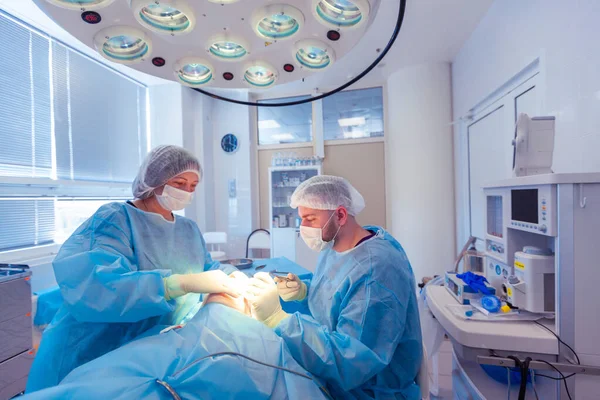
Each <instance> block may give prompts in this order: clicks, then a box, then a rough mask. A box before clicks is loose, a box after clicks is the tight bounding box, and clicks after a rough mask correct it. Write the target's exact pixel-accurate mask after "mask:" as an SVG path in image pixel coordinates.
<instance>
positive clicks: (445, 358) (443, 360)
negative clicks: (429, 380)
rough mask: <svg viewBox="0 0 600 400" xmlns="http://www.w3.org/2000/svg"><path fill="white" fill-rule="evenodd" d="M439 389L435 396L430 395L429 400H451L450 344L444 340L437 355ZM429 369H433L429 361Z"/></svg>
mask: <svg viewBox="0 0 600 400" xmlns="http://www.w3.org/2000/svg"><path fill="white" fill-rule="evenodd" d="M438 368H439V378H438V382H439V391H438V394H437V396H433V395H432V396H430V399H431V400H452V399H453V396H452V344H451V343H450V341H449V340H446V341H444V343H443V344H442V347H441V348H440V352H439V355H438ZM429 371H430V372H431V371H433V368H432V365H431V362H430V363H429Z"/></svg>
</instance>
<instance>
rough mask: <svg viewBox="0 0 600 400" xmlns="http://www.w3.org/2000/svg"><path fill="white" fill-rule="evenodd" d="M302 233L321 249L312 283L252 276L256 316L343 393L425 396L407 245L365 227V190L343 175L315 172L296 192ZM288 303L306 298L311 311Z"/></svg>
mask: <svg viewBox="0 0 600 400" xmlns="http://www.w3.org/2000/svg"><path fill="white" fill-rule="evenodd" d="M291 206H292V207H294V208H298V213H299V215H300V217H301V218H302V224H301V226H300V234H301V235H302V238H303V239H304V241H305V242H306V244H307V245H308V246H309V247H310V248H311V249H313V250H315V251H318V252H320V256H319V260H318V263H317V267H316V270H315V273H314V276H313V277H312V280H311V281H305V282H302V281H301V280H300V279H299V278H298V277H297V276H296V275H293V274H289V275H288V276H287V278H276V280H275V281H273V280H272V279H271V278H270V277H269V276H268V275H267V274H264V273H259V274H256V275H255V277H254V278H253V279H252V280H251V281H250V283H249V287H248V293H247V296H248V297H249V299H250V301H251V303H252V307H253V313H254V315H255V317H256V318H257V319H258V320H260V321H263V322H264V323H265V324H266V325H267V326H269V327H272V328H274V329H275V333H277V334H278V335H279V336H281V337H282V338H283V340H284V341H285V343H286V344H287V345H288V347H289V348H290V351H291V353H292V355H293V356H294V358H295V359H296V360H297V361H298V363H299V364H300V365H302V366H303V367H304V368H306V369H307V370H308V371H309V372H311V373H313V374H315V375H317V376H318V377H320V378H322V379H323V380H325V381H326V382H327V385H328V388H329V390H330V392H331V394H332V395H333V397H335V398H340V399H410V400H413V399H415V400H416V399H420V398H421V397H420V396H421V393H420V389H419V387H418V385H417V384H416V383H415V379H416V377H417V373H418V371H419V367H420V365H421V359H422V343H421V328H420V324H419V315H418V308H417V301H416V295H415V293H416V284H415V278H414V275H413V272H412V269H411V266H410V263H409V261H408V258H407V256H406V254H405V253H404V250H403V249H402V246H400V244H399V243H398V242H397V241H396V240H395V239H394V238H393V237H392V236H391V235H390V234H389V233H388V232H386V231H385V230H384V229H382V228H380V227H376V226H366V227H364V228H363V227H361V226H360V225H359V224H358V223H357V222H356V219H355V217H356V215H357V214H358V213H359V212H360V211H361V210H362V209H363V208H364V207H365V202H364V199H363V197H362V196H361V195H360V193H358V191H357V190H356V189H355V188H354V187H352V185H350V183H349V182H348V181H346V180H345V179H343V178H340V177H335V176H317V177H314V178H311V179H309V180H307V181H305V182H303V183H302V184H301V185H300V186H299V187H298V188H297V189H296V191H295V192H294V194H293V196H292V199H291ZM279 298H281V299H282V300H283V301H302V302H308V307H309V309H310V312H311V314H312V317H311V316H308V315H303V314H300V313H294V314H292V315H290V314H287V313H286V312H284V311H283V310H282V308H281V305H280V302H279Z"/></svg>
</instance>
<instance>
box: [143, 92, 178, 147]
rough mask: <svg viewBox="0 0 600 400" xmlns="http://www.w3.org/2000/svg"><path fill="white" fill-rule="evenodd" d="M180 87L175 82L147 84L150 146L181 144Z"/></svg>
mask: <svg viewBox="0 0 600 400" xmlns="http://www.w3.org/2000/svg"><path fill="white" fill-rule="evenodd" d="M182 89H183V87H182V86H181V85H179V84H177V83H175V82H173V83H167V84H164V85H156V86H149V88H148V95H149V96H150V132H151V142H152V147H156V146H158V145H161V144H174V145H178V146H181V145H183V119H182Z"/></svg>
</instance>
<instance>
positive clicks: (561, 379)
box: [536, 374, 576, 381]
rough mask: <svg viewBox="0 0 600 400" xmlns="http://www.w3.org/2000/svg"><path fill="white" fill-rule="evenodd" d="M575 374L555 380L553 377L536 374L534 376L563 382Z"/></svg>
mask: <svg viewBox="0 0 600 400" xmlns="http://www.w3.org/2000/svg"><path fill="white" fill-rule="evenodd" d="M575 375H576V374H571V375H567V376H566V377H564V378H555V377H553V376H548V375H544V374H536V376H539V377H542V378H548V379H552V380H553V381H563V380H565V379H569V378H571V377H573V376H575Z"/></svg>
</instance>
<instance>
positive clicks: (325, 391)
mask: <svg viewBox="0 0 600 400" xmlns="http://www.w3.org/2000/svg"><path fill="white" fill-rule="evenodd" d="M219 356H238V357H242V358H245V359H246V360H249V361H252V362H255V363H257V364H260V365H263V366H265V367H271V368H274V369H278V370H281V371H285V372H289V373H291V374H294V375H298V376H300V377H302V378H305V379H308V380H310V381H313V382H315V383H316V384H318V383H317V382H316V381H315V380H314V379H313V378H311V377H310V376H308V375H306V374H303V373H301V372H296V371H293V370H291V369H289V368H284V367H280V366H278V365H272V364H268V363H264V362H262V361H258V360H255V359H254V358H252V357H248V356H246V355H244V354H241V353H236V352H233V351H223V352H220V353H214V354H209V355H207V356H204V357H201V358H199V359H197V360H195V361H194V362H192V363H191V364H189V365H187V366H185V367H184V368H182V369H180V370H179V371H176V372H175V373H174V374H173V378H176V377H177V375H180V374H181V373H183V372H185V371H186V370H188V369H189V368H191V367H193V366H194V365H196V364H198V363H199V362H201V361H204V360H206V359H207V358H212V357H219ZM319 389H320V390H321V391H322V392H323V394H325V395H326V396H327V397H328V398H330V399H331V396H330V395H329V392H327V389H325V388H324V387H323V386H321V385H319Z"/></svg>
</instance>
